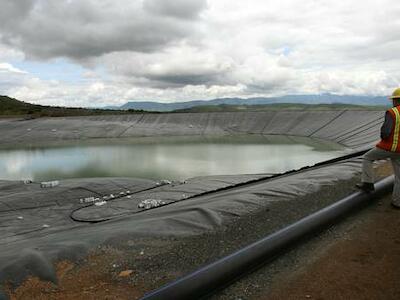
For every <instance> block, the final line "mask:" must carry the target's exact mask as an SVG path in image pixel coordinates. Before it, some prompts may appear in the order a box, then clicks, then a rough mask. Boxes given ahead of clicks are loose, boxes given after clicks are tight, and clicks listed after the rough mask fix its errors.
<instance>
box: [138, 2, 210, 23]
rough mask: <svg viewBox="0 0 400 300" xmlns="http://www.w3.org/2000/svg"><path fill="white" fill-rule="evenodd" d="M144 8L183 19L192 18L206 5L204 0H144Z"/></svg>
mask: <svg viewBox="0 0 400 300" xmlns="http://www.w3.org/2000/svg"><path fill="white" fill-rule="evenodd" d="M143 6H144V8H145V9H146V10H147V11H149V12H152V13H156V14H160V15H168V16H172V17H177V18H183V19H193V18H196V17H198V15H199V14H200V13H201V12H202V11H203V10H204V9H205V8H206V7H207V1H205V0H191V1H188V0H173V1H168V0H145V1H144V3H143Z"/></svg>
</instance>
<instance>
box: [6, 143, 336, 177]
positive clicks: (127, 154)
mask: <svg viewBox="0 0 400 300" xmlns="http://www.w3.org/2000/svg"><path fill="white" fill-rule="evenodd" d="M341 153H343V149H341V148H338V147H337V146H336V147H335V146H334V145H331V144H327V143H320V142H317V141H315V140H311V139H305V138H293V137H282V136H236V137H214V138H204V137H176V138H173V137H169V138H136V139H124V140H102V141H94V142H93V141H91V142H82V141H80V142H76V141H74V142H69V143H68V144H66V143H63V144H58V145H54V144H53V145H46V146H44V145H43V146H35V147H33V146H30V147H25V148H21V147H20V148H18V149H17V148H15V149H2V150H0V179H32V180H37V181H39V180H51V179H63V178H79V177H81V178H82V177H106V176H114V177H143V178H152V179H159V178H167V179H186V178H190V177H194V176H200V175H217V174H252V173H253V174H254V173H275V172H283V171H286V170H290V169H294V168H299V167H302V166H305V165H311V164H314V163H316V162H319V161H323V160H326V159H329V158H332V157H335V156H338V155H340V154H341Z"/></svg>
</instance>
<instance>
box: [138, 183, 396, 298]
mask: <svg viewBox="0 0 400 300" xmlns="http://www.w3.org/2000/svg"><path fill="white" fill-rule="evenodd" d="M393 182H394V179H393V176H389V177H387V178H385V179H383V180H381V181H379V182H378V183H377V184H375V191H374V192H372V193H369V194H367V193H364V192H356V193H353V194H351V195H350V196H347V197H346V198H344V199H341V200H339V201H338V202H335V203H334V204H332V205H329V206H327V207H325V208H323V209H321V210H319V211H317V212H315V213H313V214H311V215H309V216H307V217H304V218H303V219H301V220H299V221H297V222H295V223H293V224H291V225H289V226H287V227H285V228H283V229H281V230H279V231H277V232H275V233H273V234H271V235H269V236H267V237H265V238H263V239H261V240H259V241H257V242H255V243H253V244H251V245H249V246H247V247H245V248H243V249H241V250H239V251H237V252H235V253H233V254H231V255H229V256H226V257H224V258H222V259H220V260H218V261H216V262H214V263H212V264H209V265H207V266H205V267H203V268H201V269H199V270H197V271H195V272H193V273H191V274H189V275H187V276H185V277H183V278H181V279H178V280H176V281H174V282H172V283H169V284H167V285H165V286H163V287H161V288H160V289H158V290H155V291H153V292H150V293H148V294H147V295H145V296H144V297H143V298H142V300H153V299H160V300H163V299H168V300H170V299H174V300H180V299H198V298H201V297H204V296H207V295H210V294H212V293H214V292H215V291H217V290H220V289H221V288H223V287H226V286H227V285H228V284H230V283H232V282H233V281H235V280H236V279H238V278H239V277H241V276H243V275H244V274H246V273H249V272H251V271H253V270H254V269H256V268H259V267H260V266H262V265H263V264H265V263H266V262H269V261H271V260H272V259H273V258H275V257H276V256H277V255H279V254H282V253H283V252H284V251H286V250H288V249H290V248H291V247H292V246H293V245H294V244H295V243H296V242H299V241H300V240H301V239H302V238H304V237H305V236H308V235H310V234H312V233H315V232H317V231H320V230H322V229H324V228H326V227H327V226H329V225H331V224H333V222H334V221H336V220H337V219H339V218H340V217H343V216H344V215H346V214H348V213H349V212H351V211H353V210H354V209H356V208H358V207H360V206H361V205H365V204H368V203H370V202H371V200H372V199H375V198H378V197H380V196H382V195H384V194H386V193H388V192H390V190H391V189H392V188H393Z"/></svg>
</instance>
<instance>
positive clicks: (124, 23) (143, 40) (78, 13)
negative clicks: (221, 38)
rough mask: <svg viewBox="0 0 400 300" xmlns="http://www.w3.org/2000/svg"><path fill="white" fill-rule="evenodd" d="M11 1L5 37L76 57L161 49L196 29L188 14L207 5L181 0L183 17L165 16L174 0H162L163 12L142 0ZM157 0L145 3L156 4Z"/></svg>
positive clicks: (29, 50) (49, 54)
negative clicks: (157, 12) (157, 10)
mask: <svg viewBox="0 0 400 300" xmlns="http://www.w3.org/2000/svg"><path fill="white" fill-rule="evenodd" d="M10 2H11V3H12V4H9V3H4V1H3V2H1V3H0V11H1V13H0V14H1V15H0V16H2V17H3V18H2V20H3V21H2V26H1V28H0V37H1V41H2V42H3V43H5V44H7V45H10V46H13V47H15V48H17V49H20V50H22V51H23V52H24V53H25V54H27V55H28V56H32V57H36V58H41V59H48V58H54V57H69V58H72V59H77V60H80V59H85V58H87V57H95V56H101V55H103V54H106V53H110V52H114V51H138V52H153V51H157V50H160V49H162V48H164V47H166V46H167V45H169V44H170V43H173V42H176V41H179V40H180V39H182V38H185V37H187V36H189V35H191V34H192V32H193V30H194V28H193V26H194V24H193V22H191V21H190V20H189V19H190V17H191V16H192V17H195V16H197V14H198V13H199V11H201V9H202V7H203V6H202V5H200V4H201V3H200V2H203V1H198V0H194V1H185V3H186V2H187V4H183V1H179V2H182V3H181V4H182V9H181V10H178V11H177V13H178V14H179V15H180V16H182V18H178V19H177V18H170V17H168V16H165V14H166V15H168V14H169V12H170V13H171V10H174V7H175V6H174V5H175V4H174V5H172V4H170V5H168V3H172V1H160V11H159V14H154V13H150V12H148V10H147V9H143V4H142V2H141V1H128V0H127V1H119V2H118V5H116V3H115V2H114V1H108V0H103V1H78V0H72V1H62V2H61V1H50V0H36V1H10ZM153 2H154V1H151V3H150V4H145V5H146V7H147V8H148V9H150V8H152V9H153V10H154V9H155V6H154V5H156V4H157V3H156V2H154V3H153ZM161 2H162V3H163V4H161ZM164 2H165V3H164ZM192 2H193V5H190V3H192ZM174 3H175V2H174ZM149 7H150V8H149ZM150 10H151V9H150Z"/></svg>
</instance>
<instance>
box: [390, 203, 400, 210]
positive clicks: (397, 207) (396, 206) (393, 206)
mask: <svg viewBox="0 0 400 300" xmlns="http://www.w3.org/2000/svg"><path fill="white" fill-rule="evenodd" d="M390 205H391V206H392V208H394V209H400V206H398V205H396V204H394V203H393V202H392V203H390Z"/></svg>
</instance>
